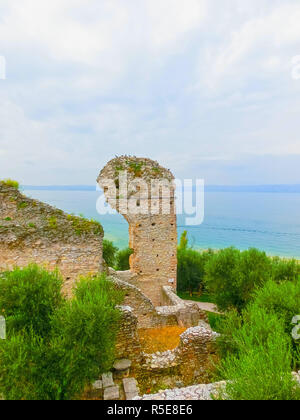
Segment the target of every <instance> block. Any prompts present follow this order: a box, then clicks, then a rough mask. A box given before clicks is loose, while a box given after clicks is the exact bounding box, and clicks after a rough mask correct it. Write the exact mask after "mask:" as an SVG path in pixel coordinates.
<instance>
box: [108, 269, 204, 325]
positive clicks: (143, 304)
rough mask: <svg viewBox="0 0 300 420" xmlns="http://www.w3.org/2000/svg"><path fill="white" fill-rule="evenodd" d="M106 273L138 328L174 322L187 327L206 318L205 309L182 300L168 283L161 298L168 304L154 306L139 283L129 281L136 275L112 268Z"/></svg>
mask: <svg viewBox="0 0 300 420" xmlns="http://www.w3.org/2000/svg"><path fill="white" fill-rule="evenodd" d="M109 274H110V279H111V281H112V282H113V284H114V286H115V287H116V288H118V289H120V290H122V291H123V292H125V298H124V302H123V303H124V305H125V306H129V307H131V309H132V313H133V315H134V316H136V318H137V320H138V323H137V328H143V329H144V328H161V327H167V326H175V325H180V326H182V327H186V328H189V327H193V326H197V325H198V324H199V322H200V321H205V322H207V316H206V314H205V312H204V311H201V310H200V309H199V307H198V305H197V304H193V303H191V304H190V303H186V302H184V301H182V300H181V299H180V298H178V297H177V296H176V294H175V293H174V291H173V289H172V287H170V286H164V287H163V294H165V298H162V300H163V301H165V302H166V303H167V306H157V307H155V306H154V305H153V303H152V301H151V300H150V299H149V298H148V297H147V296H145V295H144V294H143V292H142V291H141V290H140V289H139V288H138V287H136V286H135V285H134V284H131V283H133V282H134V279H135V277H136V276H135V275H132V274H131V276H130V272H115V271H114V270H112V269H110V271H109ZM129 281H130V283H129ZM121 330H123V327H121Z"/></svg>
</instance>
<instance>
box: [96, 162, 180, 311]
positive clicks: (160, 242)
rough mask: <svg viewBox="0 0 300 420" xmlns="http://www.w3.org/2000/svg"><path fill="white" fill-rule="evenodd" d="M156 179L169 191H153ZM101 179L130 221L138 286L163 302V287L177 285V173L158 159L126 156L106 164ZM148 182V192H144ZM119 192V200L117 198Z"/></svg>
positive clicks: (114, 203) (111, 200) (157, 303)
mask: <svg viewBox="0 0 300 420" xmlns="http://www.w3.org/2000/svg"><path fill="white" fill-rule="evenodd" d="M124 173H126V177H127V181H128V183H127V187H128V189H127V191H126V193H127V197H126V199H125V198H122V197H123V195H124V194H123V189H122V188H123V187H122V184H121V183H120V175H121V176H122V174H124ZM107 180H110V181H113V182H114V185H115V189H116V191H115V190H114V188H111V187H110V186H111V184H110V183H108V182H107ZM153 181H154V182H156V181H159V182H161V183H165V184H166V185H168V186H169V189H168V191H167V192H166V190H163V189H161V190H159V189H158V190H157V191H156V192H153V189H152V185H153ZM98 182H99V185H100V186H101V187H102V188H103V189H104V192H105V195H106V198H107V200H108V202H109V203H110V204H111V206H112V207H113V208H115V209H117V210H118V211H119V213H120V214H122V215H123V216H124V217H125V219H126V220H127V221H128V223H129V246H130V248H132V250H133V255H132V256H131V258H130V269H131V271H132V273H135V274H136V275H137V276H138V280H137V281H138V287H139V288H140V289H141V290H142V291H143V293H144V294H145V295H146V296H148V297H149V298H150V299H151V301H152V303H153V304H154V306H160V305H161V304H162V303H161V288H162V287H163V286H167V285H169V286H170V285H172V286H173V287H174V289H176V278H177V226H176V211H175V186H174V177H173V175H172V173H171V172H170V171H169V170H167V169H165V168H163V167H161V166H160V165H159V164H158V163H157V162H154V161H152V160H149V159H144V158H135V157H134V158H133V157H127V156H122V157H119V158H116V159H113V160H112V161H110V162H109V163H108V164H107V165H106V166H105V168H104V169H103V170H102V171H101V173H100V176H99V178H98ZM145 185H146V186H147V192H148V193H147V195H145V194H144V195H143V193H145ZM151 192H152V194H151ZM115 193H116V194H117V200H114V199H115ZM151 198H152V201H151ZM153 199H156V200H157V201H156V209H157V214H153V212H151V211H150V210H151V209H153ZM134 200H135V202H136V206H135V208H131V207H130V206H129V202H130V203H133V202H134ZM124 204H125V205H124ZM138 207H139V208H140V211H139V209H138ZM145 208H148V212H147V214H144V209H145ZM166 208H169V212H168V214H165V213H166V212H165V211H163V209H166ZM124 209H126V211H124Z"/></svg>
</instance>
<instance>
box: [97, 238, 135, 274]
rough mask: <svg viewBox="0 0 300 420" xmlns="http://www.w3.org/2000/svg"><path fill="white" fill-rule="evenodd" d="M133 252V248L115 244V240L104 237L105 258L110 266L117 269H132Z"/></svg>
mask: <svg viewBox="0 0 300 420" xmlns="http://www.w3.org/2000/svg"><path fill="white" fill-rule="evenodd" d="M132 254H133V250H132V249H131V248H125V249H121V250H120V251H119V248H117V247H116V246H114V244H113V242H111V241H109V240H107V239H104V241H103V259H104V261H105V262H106V264H107V266H108V267H112V268H114V269H115V270H117V271H127V270H129V269H130V264H129V258H130V255H132Z"/></svg>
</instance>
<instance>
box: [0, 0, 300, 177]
mask: <svg viewBox="0 0 300 420" xmlns="http://www.w3.org/2000/svg"><path fill="white" fill-rule="evenodd" d="M0 14H1V18H0V55H4V56H5V57H6V59H7V80H5V81H0V90H1V99H0V111H1V113H0V132H1V136H0V171H1V174H0V176H2V173H3V176H5V175H6V173H7V176H8V175H9V174H8V172H11V171H14V172H16V177H18V178H19V179H21V180H22V181H24V182H27V183H34V182H35V181H37V180H38V182H41V183H43V182H48V183H49V182H50V183H51V179H52V178H51V177H53V181H52V183H54V182H58V183H66V182H69V183H80V180H81V177H84V180H82V182H84V183H92V182H93V181H94V178H95V174H96V172H97V171H98V169H99V168H100V167H101V165H102V164H104V163H105V160H106V159H108V158H110V157H112V156H114V155H115V154H120V153H132V154H139V155H147V156H150V157H153V158H156V159H159V160H161V161H162V163H165V164H166V165H167V166H169V167H172V169H174V171H175V172H176V171H179V172H180V173H183V172H184V171H185V172H186V174H187V175H188V173H189V170H190V168H191V167H196V165H197V162H199V166H200V165H201V166H202V165H203V167H206V168H208V165H211V167H212V168H215V170H216V174H218V176H220V183H222V177H224V179H230V174H229V170H230V169H229V166H230V165H223V162H224V161H227V162H228V160H230V159H232V161H236V160H237V159H238V157H239V156H240V155H244V154H249V155H250V154H251V155H252V154H254V155H257V156H264V155H266V154H268V155H273V156H275V155H289V154H299V153H300V143H299V139H300V135H299V133H300V130H299V118H298V110H299V107H300V100H299V93H300V83H299V82H298V81H296V80H294V79H293V78H292V77H291V70H292V69H291V58H292V57H294V56H296V55H299V54H300V49H299V48H300V46H299V39H300V25H299V21H300V5H299V2H298V1H295V0H273V1H272V2H270V1H269V0H243V2H241V1H240V0H227V1H226V2H222V3H221V2H220V0H189V1H188V2H182V1H181V0H143V1H142V2H141V1H140V0H129V1H127V2H124V0H101V2H100V1H99V0H53V1H51V2H46V1H42V0H40V1H36V0H14V1H13V2H12V1H10V0H2V1H1V6H0ZM12 161H14V162H15V167H14V168H12V165H11V162H12ZM245 162H246V160H245ZM299 166H300V165H299ZM74 167H76V168H78V170H77V171H76V173H74V171H73V170H72V168H74ZM226 171H228V173H227V172H226ZM225 172H226V174H225ZM275 172H276V167H274V174H275ZM253 176H255V174H253ZM276 176H277V174H276ZM282 177H283V179H284V173H283V174H282ZM295 177H296V178H297V177H298V178H299V181H300V174H299V173H295Z"/></svg>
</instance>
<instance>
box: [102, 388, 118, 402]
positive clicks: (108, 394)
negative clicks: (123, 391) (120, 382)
mask: <svg viewBox="0 0 300 420" xmlns="http://www.w3.org/2000/svg"><path fill="white" fill-rule="evenodd" d="M103 399H104V401H111V400H119V399H120V389H119V387H118V386H112V387H110V388H106V389H105V390H104V397H103Z"/></svg>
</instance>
